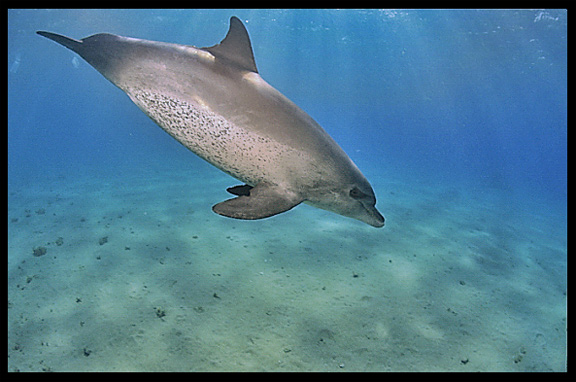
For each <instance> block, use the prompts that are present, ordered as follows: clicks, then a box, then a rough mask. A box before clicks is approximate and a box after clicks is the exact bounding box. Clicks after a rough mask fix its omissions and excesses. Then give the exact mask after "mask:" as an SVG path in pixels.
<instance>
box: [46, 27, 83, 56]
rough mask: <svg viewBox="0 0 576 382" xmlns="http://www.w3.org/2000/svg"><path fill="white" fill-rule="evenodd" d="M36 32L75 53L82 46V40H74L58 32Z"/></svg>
mask: <svg viewBox="0 0 576 382" xmlns="http://www.w3.org/2000/svg"><path fill="white" fill-rule="evenodd" d="M36 33H38V34H39V35H40V36H43V37H46V38H49V39H50V40H53V41H56V42H57V43H58V44H61V45H63V46H65V47H66V48H68V49H70V50H71V51H73V52H76V53H78V50H79V49H80V47H81V46H82V41H79V40H74V39H73V38H70V37H66V36H62V35H60V34H56V33H52V32H44V31H37V32H36Z"/></svg>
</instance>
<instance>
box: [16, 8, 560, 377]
mask: <svg viewBox="0 0 576 382" xmlns="http://www.w3.org/2000/svg"><path fill="white" fill-rule="evenodd" d="M233 15H235V16H238V17H239V18H240V19H241V20H242V21H243V22H245V25H246V27H247V29H248V32H249V33H250V37H251V39H252V45H253V48H254V55H255V58H256V63H257V65H258V69H259V72H260V74H261V75H262V77H263V78H264V79H265V80H266V81H268V82H269V83H270V84H271V85H272V86H274V87H276V88H277V89H279V90H280V91H281V92H282V93H284V94H285V95H286V96H288V97H289V98H290V99H291V100H293V101H294V102H295V103H296V104H298V105H299V106H300V107H302V108H303V109H304V110H305V111H306V112H308V113H309V114H310V115H311V116H312V117H313V118H314V119H316V121H318V122H319V123H320V124H321V125H322V126H323V127H324V128H325V130H326V131H327V132H328V133H329V134H330V135H331V136H332V137H333V138H334V139H335V140H336V141H337V142H338V143H339V144H340V145H341V146H342V147H343V149H344V150H345V151H346V152H347V153H348V155H349V156H350V157H351V158H352V159H353V160H354V162H355V163H356V164H357V165H358V167H359V168H360V169H361V170H362V172H363V173H364V174H365V175H366V177H367V178H368V179H369V180H370V182H371V184H372V186H373V188H374V190H375V192H376V196H377V199H378V203H377V206H378V209H379V210H380V211H381V212H382V213H383V214H384V215H385V216H386V226H385V227H384V228H382V229H375V228H373V227H370V226H368V225H366V224H363V223H361V222H358V221H355V220H352V219H348V218H345V217H342V216H339V215H336V214H333V213H330V212H327V211H323V210H319V209H315V208H312V207H310V206H307V205H300V206H298V207H296V208H294V209H293V210H291V211H288V212H287V213H284V214H281V215H278V216H275V217H272V218H269V219H264V220H259V221H240V220H233V219H228V218H224V217H222V216H219V215H216V214H214V213H213V212H212V211H211V206H212V205H214V204H216V203H218V202H220V201H222V200H224V199H226V198H228V197H229V194H227V193H226V188H227V187H230V186H233V185H236V184H238V181H236V180H235V179H233V178H231V177H229V176H228V175H226V174H224V173H222V172H220V171H219V170H217V169H216V168H214V167H212V166H211V165H209V164H208V163H206V162H204V161H202V160H201V159H199V158H198V157H196V156H195V155H194V154H193V153H191V152H190V151H188V150H187V149H185V148H184V147H183V146H181V145H180V144H179V143H178V142H176V141H175V140H173V139H172V138H171V137H170V136H168V135H167V134H166V133H164V132H163V131H162V130H161V129H160V128H159V127H157V126H156V125H155V124H154V123H153V122H152V121H151V120H150V119H149V118H148V117H147V116H146V115H144V114H143V113H142V112H141V111H140V110H139V109H138V108H137V107H136V106H135V105H134V104H132V103H131V101H130V100H129V98H128V97H127V96H126V95H125V94H124V93H122V92H121V91H120V90H119V89H117V88H116V87H114V86H113V85H112V84H111V83H109V82H108V81H107V80H106V79H105V78H103V77H102V76H101V75H100V74H99V73H98V72H96V71H95V70H94V69H93V68H92V67H90V66H89V65H88V64H87V63H86V62H84V61H83V60H82V59H80V58H79V57H76V56H75V55H74V54H73V53H72V52H70V51H68V50H66V49H64V48H62V47H60V46H58V45H56V44H54V43H53V42H51V41H48V40H46V39H44V38H42V37H40V36H38V35H36V34H35V31H36V30H48V31H52V32H56V33H61V34H64V35H68V36H70V37H73V38H82V37H85V36H88V35H91V34H94V33H99V32H110V33H115V34H119V35H124V36H132V37H138V38H145V39H150V40H157V41H166V42H174V43H180V44H191V45H195V46H210V45H214V44H216V43H218V42H219V41H220V40H221V39H222V38H223V37H224V35H225V34H226V31H227V28H228V20H229V18H230V17H231V16H233ZM8 27H9V28H8V57H7V58H8V96H9V97H8V98H9V99H8V259H7V267H8V269H7V278H8V311H7V313H8V356H9V358H8V369H9V370H10V371H17V370H20V371H28V370H33V371H42V370H44V371H48V370H50V371H115V370H123V371H124V370H130V371H264V370H266V371H268V370H269V371H429V370H433V371H444V370H449V371H564V370H565V369H566V341H567V339H566V324H567V322H566V320H567V313H566V304H567V264H566V263H567V164H566V162H567V160H566V157H567V138H566V136H567V12H566V11H565V10H493V11H487V10H480V11H476V10H458V11H450V10H405V11H403V10H395V11H383V10H226V9H219V10H9V11H8ZM39 248H44V250H39ZM35 250H36V251H35ZM43 252H44V253H43Z"/></svg>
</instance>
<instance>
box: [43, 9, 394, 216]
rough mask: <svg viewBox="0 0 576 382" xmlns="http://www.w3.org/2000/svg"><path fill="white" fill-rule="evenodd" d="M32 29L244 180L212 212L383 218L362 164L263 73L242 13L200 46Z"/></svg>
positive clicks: (193, 147)
mask: <svg viewBox="0 0 576 382" xmlns="http://www.w3.org/2000/svg"><path fill="white" fill-rule="evenodd" d="M37 33H38V34H39V35H41V36H44V37H46V38H49V39H51V40H53V41H55V42H57V43H59V44H61V45H63V46H65V47H66V48H68V49H70V50H72V51H74V52H75V53H77V54H78V55H80V56H81V57H82V58H83V59H84V60H86V61H87V62H88V63H89V64H90V65H92V66H93V67H94V68H95V69H96V70H98V71H99V72H100V73H102V75H104V77H106V78H107V79H108V80H110V81H111V82H112V83H113V84H114V85H116V86H117V87H119V88H120V89H121V90H123V91H124V92H125V93H126V94H128V96H129V97H130V99H131V100H132V101H133V102H134V103H135V104H136V105H138V107H139V108H140V109H141V110H142V111H143V112H144V113H146V114H147V115H148V116H149V117H150V118H151V119H152V120H153V121H154V122H156V123H157V124H158V125H159V126H160V127H162V129H164V130H165V131H166V132H167V133H168V134H170V135H171V136H172V137H174V138H175V139H176V140H178V142H180V143H181V144H183V145H184V146H186V147H187V148H188V149H190V150H191V151H192V152H194V153H195V154H196V155H198V156H199V157H201V158H202V159H204V160H206V161H208V162H209V163H211V164H212V165H214V166H216V167H217V168H219V169H220V170H222V171H224V172H225V173H227V174H229V175H231V176H233V177H234V178H236V179H238V180H240V181H241V182H243V183H244V184H243V185H239V186H235V187H231V188H229V189H228V192H230V193H231V194H233V195H235V197H234V198H232V199H228V200H226V201H223V202H221V203H218V204H216V205H214V206H213V207H212V210H213V211H214V212H216V213H217V214H220V215H223V216H227V217H231V218H236V219H247V220H253V219H262V218H266V217H270V216H273V215H276V214H279V213H282V212H285V211H288V210H290V209H291V208H293V207H295V206H297V205H298V204H300V203H302V202H304V203H307V204H310V205H312V206H314V207H318V208H322V209H325V210H329V211H332V212H335V213H337V214H340V215H343V216H347V217H351V218H354V219H357V220H360V221H362V222H365V223H367V224H370V225H371V226H374V227H383V226H384V217H383V216H382V215H381V214H380V213H379V212H378V210H377V209H376V207H375V205H376V197H375V195H374V191H373V190H372V187H371V185H370V183H369V182H368V180H367V179H366V178H365V177H364V175H362V173H361V172H360V170H359V169H358V167H356V165H355V164H354V163H353V162H352V160H351V159H350V158H349V157H348V156H347V155H346V153H345V152H344V151H343V150H342V149H341V148H340V146H338V144H337V143H336V142H335V141H334V140H333V139H332V138H331V137H330V136H329V135H328V133H326V131H324V129H322V127H320V125H318V123H316V122H315V121H314V120H313V119H312V118H311V117H310V116H309V115H308V114H306V113H305V112H304V111H303V110H302V109H300V108H299V107H298V106H296V105H295V104H294V103H293V102H292V101H290V100H289V99H288V98H286V97H285V96H284V95H282V94H281V93H280V92H279V91H278V90H276V89H274V88H273V87H272V86H270V85H269V84H268V83H267V82H266V81H264V80H263V79H262V78H261V77H260V75H259V74H258V70H257V68H256V62H255V61H254V54H253V52H252V45H251V43H250V37H249V36H248V32H247V31H246V28H245V27H244V25H243V24H242V22H241V21H240V20H239V19H238V18H236V17H232V18H231V19H230V29H229V30H228V34H227V35H226V37H225V38H224V40H222V41H221V42H220V44H217V45H214V46H212V47H206V48H196V47H194V46H189V45H178V44H169V43H163V42H156V41H148V40H140V39H136V38H129V37H122V36H116V35H113V34H106V33H99V34H95V35H92V36H89V37H86V38H83V39H82V40H75V39H71V38H69V37H65V36H62V35H58V34H55V33H51V32H43V31H38V32H37Z"/></svg>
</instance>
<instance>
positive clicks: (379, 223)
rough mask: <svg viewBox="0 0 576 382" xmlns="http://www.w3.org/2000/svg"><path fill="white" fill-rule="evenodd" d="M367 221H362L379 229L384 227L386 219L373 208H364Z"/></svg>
mask: <svg viewBox="0 0 576 382" xmlns="http://www.w3.org/2000/svg"><path fill="white" fill-rule="evenodd" d="M364 208H365V209H366V213H367V214H368V217H369V219H366V220H364V221H365V222H366V223H368V224H370V225H371V226H372V227H376V228H380V227H384V224H385V221H386V219H384V216H382V214H381V213H380V212H379V211H378V210H377V209H376V207H374V206H364Z"/></svg>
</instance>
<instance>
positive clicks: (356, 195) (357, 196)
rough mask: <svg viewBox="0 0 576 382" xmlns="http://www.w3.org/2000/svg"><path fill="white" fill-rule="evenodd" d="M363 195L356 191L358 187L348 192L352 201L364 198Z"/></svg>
mask: <svg viewBox="0 0 576 382" xmlns="http://www.w3.org/2000/svg"><path fill="white" fill-rule="evenodd" d="M364 196H365V195H364V193H363V192H362V191H360V190H359V189H358V187H354V188H353V189H351V190H350V197H351V198H354V199H360V198H362V197H364Z"/></svg>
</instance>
